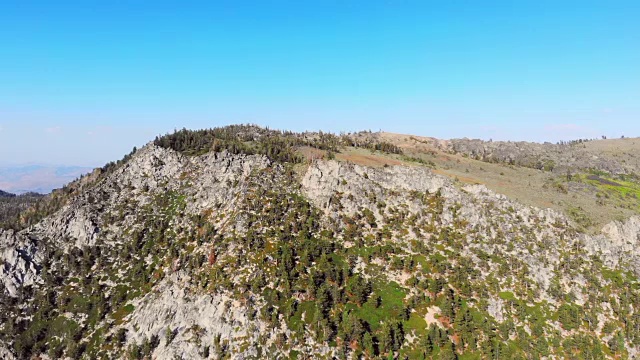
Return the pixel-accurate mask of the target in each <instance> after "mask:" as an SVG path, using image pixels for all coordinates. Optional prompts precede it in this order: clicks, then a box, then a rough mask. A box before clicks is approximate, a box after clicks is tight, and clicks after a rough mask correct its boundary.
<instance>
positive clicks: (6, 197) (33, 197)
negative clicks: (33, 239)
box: [0, 190, 43, 229]
mask: <svg viewBox="0 0 640 360" xmlns="http://www.w3.org/2000/svg"><path fill="white" fill-rule="evenodd" d="M0 193H1V194H0V228H5V229H8V228H15V226H14V225H15V224H17V223H18V219H19V216H20V213H21V212H23V211H24V210H26V209H28V208H30V207H31V206H33V205H35V204H37V203H38V201H39V200H40V199H41V198H42V196H43V195H41V194H36V193H26V194H22V195H14V194H9V193H7V192H4V191H1V190H0Z"/></svg>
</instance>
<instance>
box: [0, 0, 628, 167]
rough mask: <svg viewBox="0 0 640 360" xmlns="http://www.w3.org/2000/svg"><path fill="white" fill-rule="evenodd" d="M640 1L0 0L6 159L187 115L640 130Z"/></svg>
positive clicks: (498, 134) (579, 133)
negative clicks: (0, 1)
mask: <svg viewBox="0 0 640 360" xmlns="http://www.w3.org/2000/svg"><path fill="white" fill-rule="evenodd" d="M638 19H640V2H638V1H615V0H609V1H604V0H603V1H568V0H567V1H482V2H481V1H455V0H447V1H445V0H442V1H403V0H387V1H348V0H342V1H328V0H327V1H240V0H236V1H202V2H193V1H182V2H177V1H153V2H149V1H133V0H132V1H88V0H85V1H77V2H72V1H55V2H53V1H40V2H38V1H3V2H2V3H0V44H1V45H0V164H7V163H57V164H69V165H91V166H97V165H102V164H103V163H105V162H107V161H110V160H114V159H119V158H121V157H122V156H123V155H124V154H125V153H126V152H128V151H129V150H130V149H131V148H132V147H133V146H134V145H137V146H140V145H142V144H144V143H145V142H147V141H149V140H151V139H152V138H153V137H154V136H155V135H156V134H159V133H165V132H167V131H171V130H173V129H174V128H182V127H187V128H202V127H212V126H219V125H224V124H229V123H257V124H261V125H265V126H269V127H272V128H281V129H291V130H317V129H322V130H327V131H334V132H339V131H353V130H361V129H371V130H374V131H375V130H380V129H382V130H385V131H392V132H402V133H412V134H418V135H425V136H435V137H440V138H451V137H464V136H467V137H479V138H487V139H488V138H493V139H513V140H533V141H546V140H548V141H557V140H559V139H573V138H581V137H598V136H600V135H608V136H609V137H619V136H620V135H625V136H640V121H639V120H640V66H639V64H640V21H638Z"/></svg>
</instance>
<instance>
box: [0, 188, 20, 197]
mask: <svg viewBox="0 0 640 360" xmlns="http://www.w3.org/2000/svg"><path fill="white" fill-rule="evenodd" d="M14 196H16V194H12V193H9V192H6V191H2V190H0V198H10V197H14Z"/></svg>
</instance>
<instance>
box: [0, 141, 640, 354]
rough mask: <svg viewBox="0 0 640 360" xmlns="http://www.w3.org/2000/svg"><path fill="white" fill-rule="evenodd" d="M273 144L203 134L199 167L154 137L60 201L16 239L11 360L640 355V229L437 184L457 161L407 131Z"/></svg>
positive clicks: (10, 287)
mask: <svg viewBox="0 0 640 360" xmlns="http://www.w3.org/2000/svg"><path fill="white" fill-rule="evenodd" d="M227 130H228V129H227ZM227 130H225V131H227ZM240 130H242V131H244V130H246V129H244V128H240ZM261 134H262V135H261V136H262V140H256V138H253V137H252V138H251V139H250V140H247V139H248V138H246V137H245V138H244V139H245V144H243V145H238V144H237V143H236V142H235V141H233V139H234V138H233V137H227V138H220V142H218V143H217V144H214V142H215V141H213V142H203V144H205V146H212V149H213V146H217V148H215V149H213V150H211V151H203V150H202V147H201V146H202V145H201V144H196V143H195V142H191V141H192V140H193V139H195V138H191V137H190V135H189V136H185V137H184V139H191V140H188V142H190V143H191V144H195V145H193V146H195V147H197V148H198V149H199V150H198V151H195V152H193V153H189V151H190V150H189V149H190V148H189V147H185V148H184V149H181V150H180V151H176V150H174V149H172V148H171V146H166V147H162V146H159V145H157V144H155V142H157V141H158V139H156V141H155V142H151V143H149V144H147V145H146V146H144V147H143V148H141V149H136V150H135V151H134V152H132V153H131V154H129V155H127V156H126V157H125V159H123V161H120V162H117V163H114V164H113V165H110V166H105V168H103V169H98V170H96V171H94V173H92V174H91V175H89V176H87V177H84V178H83V179H80V180H78V181H76V182H75V183H71V184H69V185H68V186H67V187H66V189H63V190H61V191H60V192H58V193H55V194H52V195H50V196H49V197H48V200H47V201H49V203H50V204H52V205H51V207H50V208H49V209H48V210H46V211H44V212H43V213H42V214H41V215H39V216H38V217H37V219H36V220H37V221H36V220H34V222H32V223H28V222H27V223H25V226H22V227H21V228H18V231H14V230H0V247H1V250H2V251H1V252H0V254H2V259H3V261H4V263H5V267H4V269H3V272H2V277H0V280H1V283H2V285H3V286H2V287H3V297H2V301H1V302H0V306H2V307H3V317H2V322H1V324H2V327H1V330H2V331H1V333H2V343H3V344H4V350H0V351H4V352H5V356H6V357H10V356H15V357H17V358H23V357H27V356H31V355H37V354H48V356H50V357H53V358H56V357H61V356H68V357H75V358H82V357H89V358H90V357H99V358H100V357H102V358H112V357H125V356H126V357H130V358H142V357H144V356H151V355H152V356H154V357H156V358H172V357H174V356H179V357H188V358H215V357H218V356H225V354H227V355H229V356H230V357H232V358H251V357H257V358H260V357H294V356H297V357H304V356H310V357H314V358H315V357H318V358H323V357H324V358H330V357H342V356H345V357H346V356H362V357H365V358H375V357H388V356H397V357H403V356H406V357H408V358H421V357H426V358H430V357H433V358H456V357H463V356H476V357H489V356H502V357H509V358H518V357H521V358H525V357H527V356H534V357H539V358H571V357H576V356H578V357H587V355H589V356H594V357H596V358H598V357H611V358H613V357H619V356H622V357H633V356H635V355H636V354H637V351H638V348H637V346H638V342H639V341H640V337H639V334H638V332H637V330H636V329H637V327H638V325H640V322H638V320H639V317H638V315H636V314H637V313H636V306H635V304H637V303H638V300H640V293H639V291H638V287H637V277H638V275H639V274H640V266H639V264H640V262H639V261H638V259H640V253H638V250H637V248H638V247H637V242H638V238H637V234H638V233H640V220H639V219H638V218H637V217H629V218H626V219H623V221H614V222H609V223H608V225H606V226H605V227H604V228H602V229H601V230H598V231H597V233H588V232H585V231H584V230H583V229H580V227H579V226H578V224H577V223H576V222H575V220H573V219H572V218H571V217H570V216H567V215H564V214H562V213H561V212H560V211H558V210H554V209H548V208H547V209H543V208H536V207H531V206H528V205H526V204H521V203H520V202H519V201H517V200H516V199H513V198H511V197H508V196H505V195H503V194H499V193H496V192H494V191H492V190H491V189H489V188H488V187H487V186H486V185H484V184H477V183H472V182H469V183H466V182H464V181H461V180H457V181H456V179H455V177H454V176H449V175H450V174H449V175H447V174H439V173H437V172H438V171H445V172H452V171H453V170H455V168H453V165H452V164H456V163H457V162H456V159H458V158H457V157H455V158H452V159H453V161H449V160H446V159H445V160H442V159H440V157H442V156H444V155H443V154H444V152H442V151H439V152H436V154H435V155H434V154H432V153H430V152H429V151H438V149H437V148H432V147H429V149H428V151H424V150H423V152H422V153H417V151H416V148H418V147H420V146H422V145H425V146H426V145H427V144H424V143H422V142H420V141H414V140H412V139H410V138H405V136H404V135H393V136H391V135H385V134H375V133H374V134H372V133H363V134H359V135H357V136H359V138H358V139H359V140H358V141H359V142H356V141H352V142H351V143H350V144H351V145H353V144H354V143H355V144H356V145H357V144H364V145H361V147H358V146H356V147H353V146H349V143H345V142H342V141H343V140H340V138H339V137H337V136H336V137H335V138H334V137H325V138H321V137H312V136H310V135H308V136H310V139H311V140H309V139H306V140H297V139H295V138H293V139H286V138H285V139H270V137H277V136H280V135H277V134H274V133H270V132H268V131H267V132H265V133H261ZM264 134H269V135H268V136H266V137H265V135H264ZM281 135H282V136H285V137H286V136H288V135H287V134H281ZM168 136H171V135H168ZM181 136H182V135H181ZM295 136H303V135H295ZM378 136H380V138H381V139H382V140H378V142H376V140H375V137H378ZM372 138H373V139H372ZM214 139H215V136H214ZM318 139H320V140H318ZM336 139H337V140H336ZM416 139H418V140H421V139H420V138H416ZM171 141H175V142H173V145H172V146H176V144H180V142H179V141H177V139H174V140H167V142H168V143H170V142H171ZM270 141H273V144H277V146H285V147H290V148H288V149H287V148H285V149H278V150H273V148H272V147H271V146H270V144H271V142H270ZM336 141H340V143H339V146H338V145H336V146H335V147H332V144H334V143H335V142H336ZM256 142H257V143H256ZM383 143H388V144H390V145H393V146H394V147H390V146H387V145H381V146H379V147H376V144H383ZM318 144H320V145H318ZM406 144H411V146H407V145H406ZM314 145H315V146H318V147H314ZM190 146H191V145H190ZM429 146H431V145H429ZM322 147H324V148H322ZM395 147H397V148H395ZM377 148H378V149H379V150H378V149H377ZM313 149H315V150H313ZM384 149H390V150H393V152H384V151H382V150H384ZM312 150H313V151H312ZM398 150H400V151H398ZM292 151H293V152H292ZM318 151H321V152H318ZM332 152H333V154H332ZM187 153H189V154H187ZM453 155H455V154H453ZM453 155H451V154H450V155H447V156H453ZM430 161H432V162H433V164H435V166H434V165H432V164H431V163H430ZM463 161H464V159H463V158H462V156H460V163H461V164H465V163H463ZM469 161H479V160H469ZM449 163H452V164H451V165H447V166H451V168H449V169H447V168H446V167H444V166H442V164H449ZM483 164H485V162H481V161H479V165H478V166H486V165H483ZM486 164H488V163H486ZM490 165H496V164H490ZM441 166H442V167H441ZM461 166H462V165H461ZM500 166H502V165H500ZM500 169H502V167H501V168H500ZM518 169H519V168H517V169H515V170H514V169H510V168H509V167H508V166H507V167H504V171H508V170H511V171H520V170H518ZM522 171H527V172H528V171H534V170H531V169H529V168H526V169H523V170H522ZM535 171H538V172H541V173H542V174H544V175H545V176H550V175H553V174H554V173H553V172H552V171H546V172H545V170H544V169H543V170H539V169H535ZM470 174H471V175H474V174H475V171H474V172H473V173H470ZM562 175H566V174H561V176H562ZM601 176H603V177H604V175H601ZM611 176H616V175H614V174H611ZM618 181H620V180H618ZM554 191H555V190H554ZM52 199H56V200H55V201H54V200H52ZM27 215H28V214H27ZM27 215H24V216H27ZM603 288H606V289H607V290H606V292H605V291H603V290H602V289H603ZM16 299H22V302H17V301H16ZM21 314H24V315H21ZM199 314H200V315H199ZM25 315H26V316H25ZM61 325H64V326H62V327H61ZM115 344H118V346H114V345H115ZM305 354H306V355H305Z"/></svg>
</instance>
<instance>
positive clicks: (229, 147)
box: [154, 125, 402, 163]
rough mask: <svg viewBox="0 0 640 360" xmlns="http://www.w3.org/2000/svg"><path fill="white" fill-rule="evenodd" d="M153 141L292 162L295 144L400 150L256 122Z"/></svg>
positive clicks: (184, 149) (195, 151)
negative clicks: (279, 128) (267, 125)
mask: <svg viewBox="0 0 640 360" xmlns="http://www.w3.org/2000/svg"><path fill="white" fill-rule="evenodd" d="M154 144H155V145H157V146H161V147H164V148H170V149H173V150H176V151H179V152H181V153H184V154H186V155H201V154H205V153H207V152H209V151H223V150H226V151H229V152H231V153H234V154H240V153H242V154H250V155H251V154H262V155H266V156H268V157H269V158H271V159H272V160H275V161H282V162H292V163H298V162H302V160H303V157H302V156H301V155H300V154H299V153H298V152H297V148H298V147H303V146H308V147H312V148H316V149H319V150H325V151H329V152H339V151H340V148H341V147H344V146H352V147H361V148H366V149H370V150H374V151H376V150H377V151H382V152H386V153H393V154H401V153H402V150H401V149H400V148H399V147H397V146H396V145H393V144H390V143H387V142H383V141H377V140H376V139H373V138H372V137H367V138H364V137H362V138H360V137H355V136H350V135H346V134H341V135H335V134H331V133H325V132H305V133H294V132H290V131H278V130H270V129H268V128H261V127H258V126H255V125H230V126H225V127H219V128H212V129H206V130H187V129H182V130H176V131H174V132H173V133H172V134H167V135H164V136H158V137H156V139H155V141H154Z"/></svg>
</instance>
